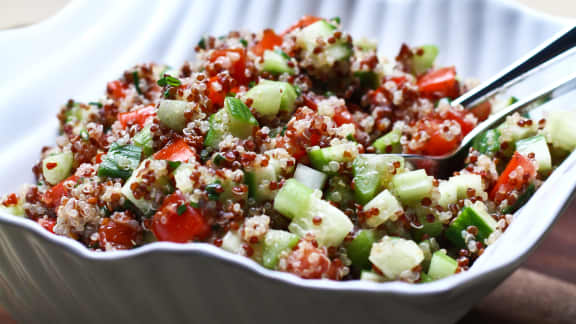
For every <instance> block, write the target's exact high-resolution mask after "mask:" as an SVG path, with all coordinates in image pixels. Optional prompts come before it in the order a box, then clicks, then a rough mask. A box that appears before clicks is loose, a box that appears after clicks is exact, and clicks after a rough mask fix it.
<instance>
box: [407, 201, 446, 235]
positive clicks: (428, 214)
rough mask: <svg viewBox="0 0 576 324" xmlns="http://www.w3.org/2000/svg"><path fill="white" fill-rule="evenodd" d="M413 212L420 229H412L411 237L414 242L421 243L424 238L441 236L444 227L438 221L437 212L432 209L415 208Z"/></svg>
mask: <svg viewBox="0 0 576 324" xmlns="http://www.w3.org/2000/svg"><path fill="white" fill-rule="evenodd" d="M415 211H416V217H417V218H418V222H419V223H420V228H412V236H413V237H414V239H415V240H416V241H421V240H422V239H423V238H425V236H427V237H438V236H440V235H441V234H442V232H443V231H444V225H443V224H442V222H441V221H440V220H439V219H438V215H437V211H436V210H435V209H434V208H430V207H425V206H417V207H416V208H415Z"/></svg>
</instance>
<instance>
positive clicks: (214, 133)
mask: <svg viewBox="0 0 576 324" xmlns="http://www.w3.org/2000/svg"><path fill="white" fill-rule="evenodd" d="M229 124H230V118H229V117H228V114H227V113H226V110H225V109H224V108H222V109H220V110H218V111H217V112H216V113H214V114H212V115H211V116H210V128H209V129H208V133H207V134H206V138H205V139H204V146H206V147H211V148H214V149H217V148H218V144H219V143H220V141H222V139H223V138H224V136H225V135H226V134H228V133H229V132H230V128H229Z"/></svg>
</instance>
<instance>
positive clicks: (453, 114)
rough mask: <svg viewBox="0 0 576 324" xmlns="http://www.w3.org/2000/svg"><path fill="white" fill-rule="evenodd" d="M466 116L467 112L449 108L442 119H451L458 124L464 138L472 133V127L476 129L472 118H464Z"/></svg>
mask: <svg viewBox="0 0 576 324" xmlns="http://www.w3.org/2000/svg"><path fill="white" fill-rule="evenodd" d="M468 114H469V112H468V111H466V110H463V109H455V108H453V107H451V108H450V109H448V111H447V112H446V115H445V116H444V117H445V119H451V120H453V121H455V122H457V123H458V124H460V129H461V130H462V136H466V134H468V133H470V131H472V130H473V129H474V127H476V122H475V121H474V118H472V119H469V118H466V116H467V115H468Z"/></svg>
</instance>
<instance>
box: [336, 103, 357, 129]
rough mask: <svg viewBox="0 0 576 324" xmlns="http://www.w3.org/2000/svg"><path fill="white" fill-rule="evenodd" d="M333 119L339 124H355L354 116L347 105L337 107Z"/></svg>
mask: <svg viewBox="0 0 576 324" xmlns="http://www.w3.org/2000/svg"><path fill="white" fill-rule="evenodd" d="M332 119H333V120H334V122H335V123H336V125H338V126H342V125H344V124H354V119H353V118H352V114H350V112H349V111H348V109H346V107H343V106H341V107H336V109H334V116H332Z"/></svg>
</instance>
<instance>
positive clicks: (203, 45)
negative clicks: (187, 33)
mask: <svg viewBox="0 0 576 324" xmlns="http://www.w3.org/2000/svg"><path fill="white" fill-rule="evenodd" d="M198 47H199V48H201V49H206V40H205V39H204V37H202V38H201V39H200V41H199V42H198Z"/></svg>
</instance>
